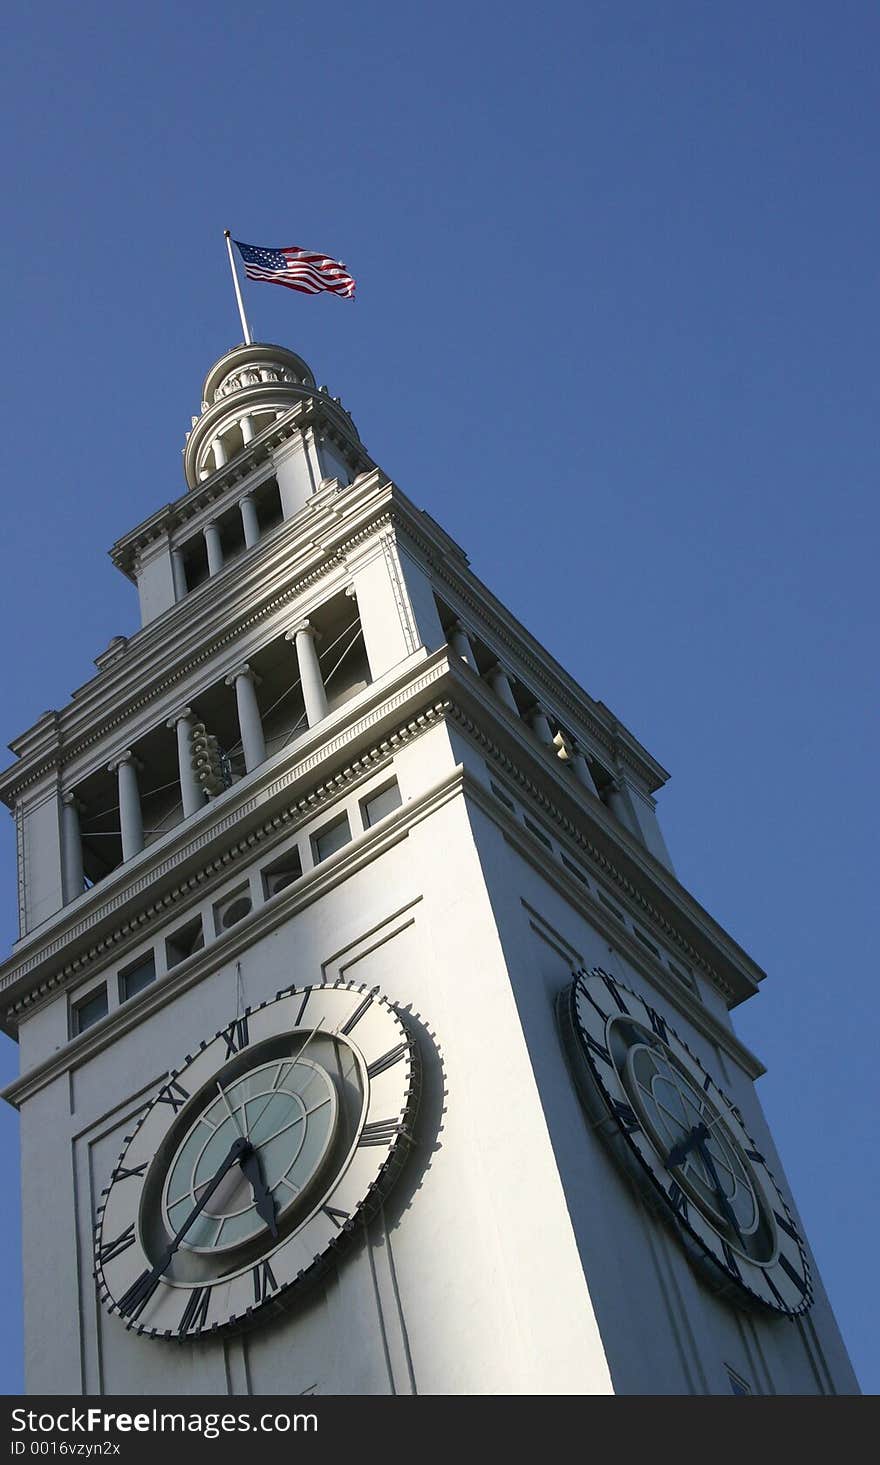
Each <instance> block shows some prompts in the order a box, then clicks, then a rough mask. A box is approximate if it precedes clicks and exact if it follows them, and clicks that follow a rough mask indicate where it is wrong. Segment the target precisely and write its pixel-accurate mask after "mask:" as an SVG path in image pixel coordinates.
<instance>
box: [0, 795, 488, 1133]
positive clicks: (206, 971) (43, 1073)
mask: <svg viewBox="0 0 880 1465" xmlns="http://www.w3.org/2000/svg"><path fill="white" fill-rule="evenodd" d="M461 788H462V770H461V769H460V768H456V769H453V770H452V772H451V773H450V774H448V775H446V776H445V777H444V778H443V779H442V780H441V781H440V782H439V783H437V784H435V785H434V786H433V787H432V788H429V789H427V790H426V791H425V792H424V793H423V794H421V795H420V796H419V797H418V798H417V799H412V800H409V801H408V802H407V803H406V804H404V805H402V806H401V808H400V809H398V810H396V811H395V814H394V815H393V816H392V817H391V818H389V820H388V821H387V822H385V823H383V827H382V828H381V829H377V830H372V829H371V830H367V831H365V833H364V834H362V835H360V836H359V837H358V838H357V839H355V840H352V841H351V843H350V844H348V845H346V846H345V847H344V849H342V850H340V851H339V852H338V853H337V854H336V855H333V856H331V857H330V858H329V859H328V860H326V861H322V863H321V864H320V865H317V866H315V868H314V869H312V870H309V871H307V872H306V874H305V875H303V877H302V878H301V879H300V880H297V881H296V883H295V884H294V885H292V886H289V887H288V888H287V889H286V890H284V891H282V892H281V893H280V894H279V895H277V896H273V897H272V899H271V900H269V901H266V902H265V903H263V904H262V905H259V906H257V907H255V909H254V910H253V911H252V912H251V914H250V915H249V916H247V917H246V918H245V919H244V920H243V921H239V922H237V923H236V925H235V926H234V927H233V928H232V929H231V930H230V931H228V932H225V933H224V934H223V935H221V936H218V937H217V938H216V939H215V940H213V941H211V942H210V943H209V944H208V945H207V946H205V947H203V948H202V949H201V950H200V951H198V952H196V953H194V955H193V956H191V957H188V958H187V960H186V961H183V962H181V963H180V964H179V965H178V966H176V967H174V968H173V969H172V970H171V971H170V972H166V973H164V974H163V975H162V976H160V977H159V978H158V979H157V981H156V982H155V983H153V984H151V986H150V987H148V988H147V989H146V990H145V991H144V992H142V993H141V994H139V996H138V998H137V1000H135V1001H134V1002H132V1003H131V1004H129V1003H126V1004H124V1005H123V1006H121V1007H117V1008H114V1009H112V1010H111V1011H110V1013H108V1015H107V1017H106V1018H104V1019H102V1021H101V1022H100V1023H97V1024H96V1025H95V1027H93V1028H89V1029H88V1030H87V1031H86V1032H85V1033H81V1034H80V1035H79V1036H78V1037H75V1038H72V1039H71V1040H70V1042H69V1043H66V1044H65V1045H64V1046H63V1047H62V1048H60V1049H59V1050H58V1051H56V1052H54V1053H52V1054H51V1055H50V1056H49V1057H48V1058H46V1059H44V1060H43V1062H41V1063H39V1064H36V1065H35V1066H34V1067H33V1068H31V1069H29V1070H28V1071H27V1072H26V1073H23V1074H21V1075H20V1076H19V1077H18V1078H17V1079H15V1080H13V1082H12V1083H11V1084H9V1085H7V1087H6V1088H5V1089H3V1090H0V1099H5V1100H6V1101H7V1102H8V1103H10V1104H13V1105H15V1106H16V1107H19V1106H20V1105H21V1104H23V1103H24V1102H25V1101H26V1100H27V1099H29V1098H31V1097H32V1096H33V1095H34V1094H35V1093H38V1092H39V1090H40V1089H41V1088H44V1087H45V1085H46V1084H47V1083H51V1082H52V1080H53V1079H55V1078H57V1077H58V1076H59V1075H60V1074H62V1073H66V1072H67V1071H68V1070H70V1069H75V1068H78V1067H80V1066H81V1065H82V1064H83V1063H86V1062H88V1061H89V1060H90V1059H91V1058H94V1057H95V1056H96V1055H97V1054H98V1053H100V1052H102V1051H103V1050H104V1049H105V1048H108V1047H110V1046H111V1045H112V1044H113V1043H115V1042H116V1041H117V1040H118V1039H119V1038H120V1037H122V1036H123V1035H124V1034H125V1033H126V1032H129V1031H130V1030H131V1029H132V1028H134V1027H137V1026H139V1025H140V1024H141V1023H142V1022H143V1021H144V1019H145V1018H147V1017H149V1016H150V1015H151V1013H153V1012H155V1011H157V1010H158V1009H159V1008H161V1007H164V1006H165V1005H166V1004H168V1003H169V1002H172V1001H174V999H175V998H177V997H178V996H180V994H181V993H182V992H185V991H187V990H188V989H189V988H190V987H193V986H196V985H197V984H198V983H199V982H201V981H202V980H203V979H204V977H206V976H208V975H210V973H211V972H212V971H215V970H216V969H217V968H218V967H221V966H223V965H225V964H226V963H228V962H230V961H234V960H235V959H236V957H238V956H239V955H241V954H242V953H243V952H245V951H246V950H247V949H248V948H249V947H251V946H252V945H253V944H254V942H256V941H259V940H261V939H262V938H263V937H264V936H266V935H268V934H269V933H270V932H271V931H273V930H275V929H276V928H277V927H278V926H280V925H283V924H284V923H285V922H287V921H289V920H291V919H292V918H293V917H294V916H296V915H297V914H298V913H299V912H300V911H302V910H305V909H306V908H307V907H308V906H309V905H312V904H313V903H314V902H315V901H316V900H319V899H320V898H321V897H322V896H324V895H326V894H327V893H328V892H329V891H331V890H333V889H334V888H335V887H336V886H338V885H341V884H342V883H343V882H344V881H345V880H347V879H349V878H350V876H351V875H353V874H355V873H356V872H357V871H358V870H360V869H362V868H363V867H364V866H365V865H368V864H369V863H370V862H371V861H373V860H375V859H376V858H377V857H378V856H379V855H381V854H384V852H385V851H386V850H387V849H390V848H391V847H392V846H393V845H395V844H399V843H400V842H401V840H404V839H406V838H407V836H408V835H409V832H410V830H411V829H412V828H413V827H414V826H415V825H416V824H418V823H420V822H421V821H422V820H423V819H425V818H427V817H428V816H429V815H430V814H431V813H433V812H434V810H435V809H438V808H440V807H441V806H442V804H444V803H446V802H448V801H449V799H452V798H455V797H457V795H459V794H460V793H461ZM421 898H422V897H421V896H417V897H416V902H417V901H419V900H421ZM413 903H414V902H408V903H407V904H408V905H410V904H413ZM383 924H384V923H383Z"/></svg>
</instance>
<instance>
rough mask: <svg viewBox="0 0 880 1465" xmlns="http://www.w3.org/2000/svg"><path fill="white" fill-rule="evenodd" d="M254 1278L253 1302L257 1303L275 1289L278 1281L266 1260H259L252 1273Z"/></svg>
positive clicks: (263, 1300) (262, 1300)
mask: <svg viewBox="0 0 880 1465" xmlns="http://www.w3.org/2000/svg"><path fill="white" fill-rule="evenodd" d="M252 1276H253V1279H254V1302H255V1303H257V1305H259V1304H260V1303H261V1302H265V1301H266V1298H267V1297H271V1295H272V1293H273V1292H275V1291H277V1288H278V1283H277V1282H276V1281H275V1276H274V1273H273V1271H272V1268H271V1267H270V1266H269V1263H268V1262H259V1263H258V1264H257V1266H255V1267H254V1269H253V1273H252Z"/></svg>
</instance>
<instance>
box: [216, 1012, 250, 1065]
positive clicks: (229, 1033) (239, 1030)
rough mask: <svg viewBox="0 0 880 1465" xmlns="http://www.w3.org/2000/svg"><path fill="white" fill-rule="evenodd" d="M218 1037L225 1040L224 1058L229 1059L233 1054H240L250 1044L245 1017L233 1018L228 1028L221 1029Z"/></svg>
mask: <svg viewBox="0 0 880 1465" xmlns="http://www.w3.org/2000/svg"><path fill="white" fill-rule="evenodd" d="M220 1036H221V1038H225V1040H226V1052H225V1054H224V1057H225V1058H231V1057H232V1055H233V1053H240V1052H241V1050H242V1048H246V1047H247V1045H248V1043H249V1042H250V1034H249V1033H248V1020H247V1017H246V1016H245V1017H237V1018H235V1019H234V1020H233V1021H232V1022H231V1023H230V1024H229V1027H228V1028H224V1029H223V1032H222V1033H221V1034H220Z"/></svg>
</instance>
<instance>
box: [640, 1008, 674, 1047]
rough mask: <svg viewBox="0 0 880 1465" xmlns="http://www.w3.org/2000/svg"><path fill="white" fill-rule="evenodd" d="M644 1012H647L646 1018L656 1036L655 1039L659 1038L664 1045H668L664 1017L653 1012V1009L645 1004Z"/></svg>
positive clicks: (667, 1031) (667, 1030)
mask: <svg viewBox="0 0 880 1465" xmlns="http://www.w3.org/2000/svg"><path fill="white" fill-rule="evenodd" d="M645 1010H646V1011H647V1014H648V1017H649V1018H650V1021H651V1027H652V1028H653V1030H654V1032H655V1033H656V1034H657V1037H658V1038H660V1039H661V1040H662V1041H663V1042H664V1043H668V1042H669V1029H668V1027H667V1026H666V1019H665V1018H664V1017H661V1016H660V1014H659V1012H655V1011H654V1009H653V1007H648V1005H647V1003H646V1004H645Z"/></svg>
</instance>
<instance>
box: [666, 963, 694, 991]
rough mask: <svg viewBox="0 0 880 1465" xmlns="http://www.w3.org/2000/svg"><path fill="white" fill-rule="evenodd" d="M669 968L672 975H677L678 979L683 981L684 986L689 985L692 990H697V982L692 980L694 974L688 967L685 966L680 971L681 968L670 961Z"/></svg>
mask: <svg viewBox="0 0 880 1465" xmlns="http://www.w3.org/2000/svg"><path fill="white" fill-rule="evenodd" d="M669 970H670V971H671V972H672V975H673V976H674V977H678V980H679V981H680V982H684V985H685V986H686V987H690V989H691V991H692V992H697V984H696V982H695V981H694V974H693V972H692V971H691V969H690V967H685V968H684V970H683V971H682V968H681V967H677V966H676V965H675V962H674V961H670V962H669Z"/></svg>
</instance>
